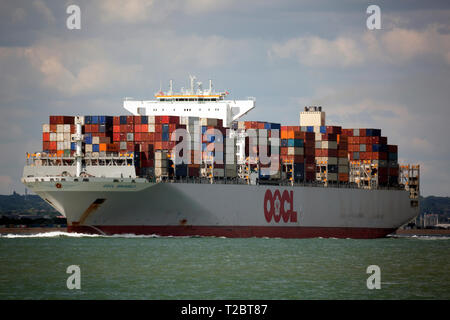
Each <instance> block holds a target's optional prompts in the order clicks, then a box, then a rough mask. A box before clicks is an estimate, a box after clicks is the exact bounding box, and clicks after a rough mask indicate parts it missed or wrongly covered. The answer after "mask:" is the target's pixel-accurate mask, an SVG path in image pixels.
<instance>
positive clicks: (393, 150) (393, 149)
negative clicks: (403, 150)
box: [388, 144, 398, 153]
mask: <svg viewBox="0 0 450 320" xmlns="http://www.w3.org/2000/svg"><path fill="white" fill-rule="evenodd" d="M388 151H389V152H391V153H396V152H398V146H397V145H393V144H389V145H388Z"/></svg>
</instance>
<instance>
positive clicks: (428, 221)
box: [423, 213, 439, 228]
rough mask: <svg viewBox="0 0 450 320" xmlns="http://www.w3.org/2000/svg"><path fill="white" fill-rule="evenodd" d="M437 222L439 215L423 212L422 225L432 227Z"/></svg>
mask: <svg viewBox="0 0 450 320" xmlns="http://www.w3.org/2000/svg"><path fill="white" fill-rule="evenodd" d="M437 224H439V215H438V214H433V213H429V214H425V215H424V217H423V227H424V228H427V227H434V226H435V225H437Z"/></svg>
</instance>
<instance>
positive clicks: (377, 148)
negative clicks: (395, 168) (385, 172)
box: [372, 144, 380, 152]
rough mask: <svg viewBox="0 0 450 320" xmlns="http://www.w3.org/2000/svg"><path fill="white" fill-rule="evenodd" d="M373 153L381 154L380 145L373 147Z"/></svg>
mask: <svg viewBox="0 0 450 320" xmlns="http://www.w3.org/2000/svg"><path fill="white" fill-rule="evenodd" d="M372 152H380V145H379V144H373V145H372Z"/></svg>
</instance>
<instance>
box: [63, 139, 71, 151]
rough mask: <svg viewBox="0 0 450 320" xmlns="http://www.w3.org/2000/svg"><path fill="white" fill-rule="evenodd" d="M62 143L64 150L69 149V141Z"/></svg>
mask: <svg viewBox="0 0 450 320" xmlns="http://www.w3.org/2000/svg"><path fill="white" fill-rule="evenodd" d="M63 145H64V148H63V149H64V150H68V149H70V141H64V142H63Z"/></svg>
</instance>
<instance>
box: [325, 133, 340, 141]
mask: <svg viewBox="0 0 450 320" xmlns="http://www.w3.org/2000/svg"><path fill="white" fill-rule="evenodd" d="M322 141H337V135H336V134H335V133H325V134H322Z"/></svg>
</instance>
